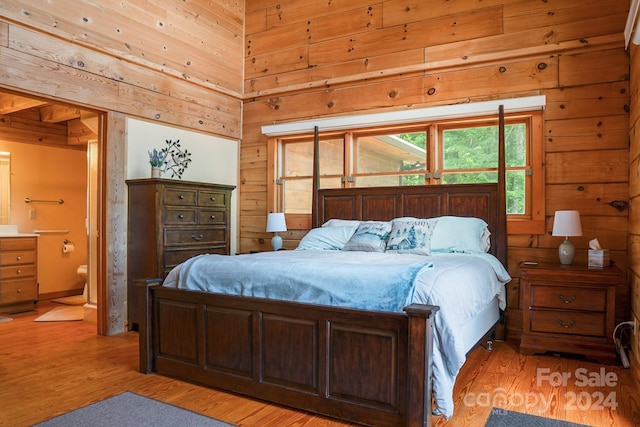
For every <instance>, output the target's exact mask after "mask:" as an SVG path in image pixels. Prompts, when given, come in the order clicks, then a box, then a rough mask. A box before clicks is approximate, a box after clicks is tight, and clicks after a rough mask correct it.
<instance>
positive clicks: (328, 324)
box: [137, 280, 438, 427]
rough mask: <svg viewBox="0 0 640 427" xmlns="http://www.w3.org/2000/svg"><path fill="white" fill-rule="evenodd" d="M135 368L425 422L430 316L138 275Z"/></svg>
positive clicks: (346, 413)
mask: <svg viewBox="0 0 640 427" xmlns="http://www.w3.org/2000/svg"><path fill="white" fill-rule="evenodd" d="M137 285H138V291H139V304H140V307H139V309H140V311H139V312H140V313H142V314H143V316H142V318H141V319H140V323H139V335H140V371H141V372H143V373H150V372H154V371H155V372H158V373H159V374H162V375H167V376H171V377H175V378H178V379H182V380H186V381H190V382H195V383H199V384H203V385H206V386H210V387H215V388H220V389H224V390H228V391H232V392H236V393H240V394H244V395H247V396H251V397H255V398H258V399H262V400H266V401H270V402H274V403H278V404H282V405H286V406H291V407H294V408H298V409H302V410H306V411H311V412H316V413H319V414H323V415H327V416H330V417H335V418H339V419H343V420H348V421H353V422H357V423H361V424H366V425H375V426H380V427H382V426H430V425H431V381H430V378H431V352H432V322H431V316H432V314H434V313H435V312H436V311H437V310H438V307H435V306H425V305H419V304H412V305H410V306H408V307H407V308H406V309H405V313H382V312H367V311H362V310H350V309H343V308H335V307H326V306H317V305H309V304H296V303H291V302H281V301H274V300H265V299H253V298H243V297H236V296H226V295H215V294H207V293H203V292H194V291H184V290H177V289H170V288H163V287H161V286H158V285H159V281H157V280H146V281H145V280H142V281H138V282H137Z"/></svg>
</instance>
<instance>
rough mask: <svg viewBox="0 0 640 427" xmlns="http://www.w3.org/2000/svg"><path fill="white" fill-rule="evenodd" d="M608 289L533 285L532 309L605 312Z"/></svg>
mask: <svg viewBox="0 0 640 427" xmlns="http://www.w3.org/2000/svg"><path fill="white" fill-rule="evenodd" d="M606 302H607V289H606V288H604V287H603V288H599V289H585V288H582V289H579V288H572V287H570V286H545V285H538V284H532V285H531V302H530V303H531V307H544V308H559V309H563V310H584V311H598V312H604V311H605V310H606Z"/></svg>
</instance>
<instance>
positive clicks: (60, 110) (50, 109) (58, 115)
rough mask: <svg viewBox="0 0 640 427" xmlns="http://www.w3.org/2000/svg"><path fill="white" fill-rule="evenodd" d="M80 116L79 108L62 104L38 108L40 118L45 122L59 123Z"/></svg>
mask: <svg viewBox="0 0 640 427" xmlns="http://www.w3.org/2000/svg"><path fill="white" fill-rule="evenodd" d="M79 118H80V109H78V108H73V107H67V106H64V105H47V106H45V107H42V108H41V109H40V120H42V121H43V122H45V123H60V122H66V121H67V120H75V119H79Z"/></svg>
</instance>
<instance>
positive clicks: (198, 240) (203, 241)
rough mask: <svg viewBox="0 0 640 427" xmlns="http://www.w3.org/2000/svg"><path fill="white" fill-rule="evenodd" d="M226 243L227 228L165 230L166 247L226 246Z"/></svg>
mask: <svg viewBox="0 0 640 427" xmlns="http://www.w3.org/2000/svg"><path fill="white" fill-rule="evenodd" d="M226 241H227V230H226V228H180V229H172V228H165V230H164V243H165V245H166V246H176V245H180V246H183V245H185V246H186V245H215V244H221V245H224V244H225V243H226Z"/></svg>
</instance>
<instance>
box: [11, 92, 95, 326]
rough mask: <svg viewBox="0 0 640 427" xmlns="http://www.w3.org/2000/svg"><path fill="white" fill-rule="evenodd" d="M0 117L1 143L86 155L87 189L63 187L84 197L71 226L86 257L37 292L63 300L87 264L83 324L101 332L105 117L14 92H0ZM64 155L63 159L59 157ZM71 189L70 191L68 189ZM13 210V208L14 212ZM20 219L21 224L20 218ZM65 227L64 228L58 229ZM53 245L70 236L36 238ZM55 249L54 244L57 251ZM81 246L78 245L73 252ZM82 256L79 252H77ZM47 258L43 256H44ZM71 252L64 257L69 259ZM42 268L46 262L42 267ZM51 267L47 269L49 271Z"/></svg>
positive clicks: (62, 269) (60, 268)
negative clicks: (76, 222) (93, 325)
mask: <svg viewBox="0 0 640 427" xmlns="http://www.w3.org/2000/svg"><path fill="white" fill-rule="evenodd" d="M0 100H1V101H2V102H0V115H2V116H3V118H4V120H3V123H2V124H1V127H0V139H1V140H3V141H10V142H11V144H14V146H15V144H18V145H20V144H29V147H30V150H31V151H32V152H33V151H34V150H38V149H40V148H41V149H42V150H43V151H47V150H48V151H51V150H52V149H64V150H57V152H65V150H68V151H66V152H68V153H75V154H74V155H73V158H77V156H78V154H79V153H84V154H83V156H84V158H85V159H86V171H87V174H86V185H85V188H84V189H82V188H78V189H76V188H75V187H74V188H72V189H69V188H66V187H65V188H64V191H66V192H67V193H66V194H68V193H69V192H70V191H74V192H76V190H77V191H80V192H81V195H80V197H83V198H84V202H82V204H81V206H79V207H78V209H83V210H84V215H83V217H84V218H83V220H81V221H80V222H81V224H80V225H79V226H76V227H74V231H75V232H76V236H77V235H78V233H81V232H84V233H86V239H84V238H83V239H78V240H80V241H81V242H82V244H83V246H86V247H83V248H82V253H83V254H86V257H85V256H84V255H83V256H81V258H84V259H83V260H82V262H80V261H79V260H78V261H74V262H76V263H78V265H77V266H74V267H73V270H72V272H69V271H67V270H69V269H70V267H69V265H65V264H64V263H60V264H59V265H57V266H56V268H57V269H58V271H55V274H58V275H60V273H61V272H62V273H63V274H62V276H64V277H65V280H66V282H65V283H62V285H60V288H56V287H55V285H51V286H48V288H46V289H43V287H42V286H41V287H40V288H41V289H40V294H41V295H42V294H43V292H44V295H45V297H46V296H47V295H49V296H55V297H58V296H66V295H64V294H65V292H72V291H74V289H71V290H69V289H66V288H65V287H68V286H67V285H66V283H68V279H69V276H70V275H73V277H74V279H76V280H77V281H78V282H77V283H79V284H83V279H82V278H80V277H78V275H77V273H76V269H78V271H79V270H80V268H79V267H80V265H81V264H85V265H86V266H87V279H86V291H85V292H86V300H87V303H86V305H85V320H92V321H95V322H96V323H97V331H98V332H99V331H100V325H99V322H100V320H99V319H100V316H98V311H102V310H99V307H98V306H99V305H100V304H103V301H100V300H99V298H98V295H100V292H99V287H100V283H99V282H100V281H99V280H98V277H99V275H98V265H99V259H100V258H99V253H100V247H101V245H100V244H99V241H98V239H99V233H98V230H99V215H98V212H99V209H100V200H99V194H100V175H99V170H100V153H101V150H100V147H101V146H102V145H103V142H102V140H103V138H104V131H103V129H104V113H101V112H98V111H94V110H90V109H86V108H85V107H80V106H77V105H72V104H68V103H60V102H58V101H51V100H48V99H45V98H40V97H37V96H34V95H28V94H23V93H19V92H13V91H8V90H3V91H1V92H0ZM63 157H64V156H63ZM59 167H60V168H65V167H68V165H65V164H64V163H63V164H61V165H60V166H59ZM69 187H73V185H70V186H69ZM13 204H14V205H16V207H19V208H20V209H24V208H23V207H22V206H19V201H18V200H17V199H15V198H14V200H13ZM46 208H48V206H45V207H43V208H41V209H36V208H30V209H29V215H32V214H33V216H34V217H35V216H36V215H39V214H40V213H41V212H42V213H43V214H46V211H45V210H44V209H46ZM12 210H13V209H12ZM22 216H24V215H21V216H20V217H21V218H20V220H23V218H22ZM29 226H30V224H28V223H27V224H25V223H24V222H23V228H25V230H24V231H27V230H26V229H29V228H30V227H29ZM62 228H63V227H62ZM54 239H55V241H56V243H55V245H58V243H59V242H58V240H60V241H62V239H65V242H66V241H71V243H73V242H72V240H73V238H71V236H69V235H59V236H47V237H46V238H44V235H43V236H42V237H41V238H40V240H41V241H42V242H43V243H45V242H47V241H49V240H54ZM57 249H59V248H58V247H57V246H55V250H57ZM78 249H79V248H77V247H76V249H75V250H76V251H78ZM52 252H53V251H50V250H48V251H40V253H39V258H41V257H43V256H50V255H49V254H50V253H52ZM59 252H60V251H57V252H56V256H60V254H59ZM78 252H80V251H78ZM45 254H46V255H45ZM70 255H73V254H67V256H70ZM45 264H46V263H45ZM47 269H49V267H47ZM47 271H48V270H47ZM41 276H42V274H39V279H42V277H41Z"/></svg>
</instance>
